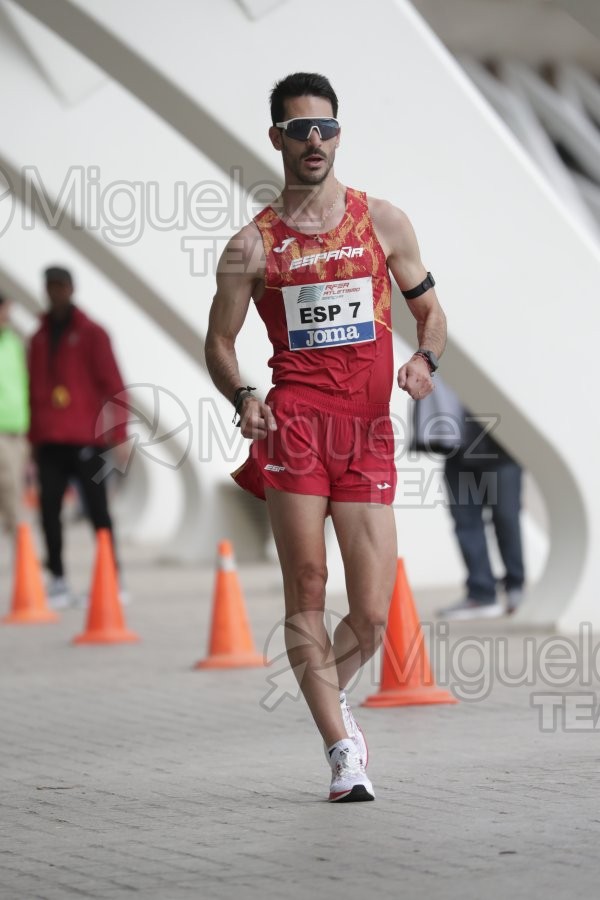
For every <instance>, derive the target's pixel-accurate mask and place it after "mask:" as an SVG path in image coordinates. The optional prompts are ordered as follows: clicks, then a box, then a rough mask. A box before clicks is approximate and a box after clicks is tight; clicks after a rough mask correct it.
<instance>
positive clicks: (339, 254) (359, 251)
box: [290, 247, 365, 270]
mask: <svg viewBox="0 0 600 900" xmlns="http://www.w3.org/2000/svg"><path fill="white" fill-rule="evenodd" d="M364 252H365V248H364V247H342V248H341V249H340V250H327V251H326V252H325V253H311V254H310V256H301V257H300V259H293V260H292V261H291V263H290V270H291V269H302V268H304V266H312V265H313V264H314V263H318V262H329V260H330V259H354V257H355V256H362V255H363V253H364Z"/></svg>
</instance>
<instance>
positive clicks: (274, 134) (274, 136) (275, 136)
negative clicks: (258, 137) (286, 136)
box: [269, 125, 283, 152]
mask: <svg viewBox="0 0 600 900" xmlns="http://www.w3.org/2000/svg"><path fill="white" fill-rule="evenodd" d="M269 137H270V138H271V143H272V144H273V146H274V147H275V149H276V150H279V151H280V152H281V150H283V139H282V135H281V128H276V127H275V126H274V125H271V127H270V128H269Z"/></svg>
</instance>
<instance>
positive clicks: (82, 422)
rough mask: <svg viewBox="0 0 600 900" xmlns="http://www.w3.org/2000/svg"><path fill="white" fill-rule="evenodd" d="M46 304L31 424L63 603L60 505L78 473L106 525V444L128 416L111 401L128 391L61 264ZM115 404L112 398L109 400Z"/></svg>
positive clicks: (94, 515) (35, 348) (32, 367)
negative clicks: (112, 415)
mask: <svg viewBox="0 0 600 900" xmlns="http://www.w3.org/2000/svg"><path fill="white" fill-rule="evenodd" d="M45 281H46V293H47V296H48V301H49V310H48V312H47V313H46V314H45V315H44V316H42V320H41V325H40V328H39V329H38V331H37V332H36V334H35V335H34V336H33V338H32V340H31V345H30V350H29V379H30V406H31V427H30V435H29V436H30V441H31V443H32V444H33V447H34V453H35V459H36V463H37V467H38V477H39V482H40V505H41V514H42V527H43V531H44V537H45V540H46V548H47V565H48V568H49V570H50V576H51V577H50V582H49V585H48V596H49V601H50V604H51V605H52V606H53V607H54V608H55V609H59V608H62V607H65V606H69V605H71V604H72V603H74V602H75V598H74V596H73V594H72V593H71V591H70V589H69V585H68V582H67V580H66V579H65V573H64V568H63V558H62V544H63V541H62V525H61V509H62V502H63V497H64V493H65V490H66V488H67V485H68V483H69V481H70V480H71V479H73V478H75V479H77V481H78V483H79V485H80V488H81V492H82V494H83V497H84V500H85V508H86V512H87V514H88V516H89V518H90V521H91V523H92V525H93V527H94V529H96V530H97V529H99V528H108V529H110V530H111V531H112V522H111V518H110V514H109V510H108V503H107V495H106V485H105V480H104V477H102V475H101V472H102V471H103V470H104V469H105V460H104V459H103V457H102V456H101V454H103V453H105V452H106V450H107V449H108V447H110V446H113V445H114V446H115V447H116V448H117V451H118V448H119V447H123V444H124V442H125V441H126V438H127V423H126V417H125V416H123V417H122V419H121V421H117V422H114V423H110V425H111V426H112V427H109V423H106V422H105V420H104V417H105V415H106V409H107V408H108V407H107V401H109V400H110V399H111V398H112V397H114V396H115V395H116V394H122V392H123V391H124V385H123V379H122V377H121V373H120V372H119V368H118V366H117V363H116V360H115V357H114V354H113V351H112V347H111V343H110V339H109V337H108V335H107V333H106V331H105V330H104V329H103V328H102V327H101V326H100V325H98V324H96V323H95V322H93V321H92V320H91V319H89V318H88V317H87V316H86V315H85V314H84V313H83V312H82V311H81V310H80V309H79V308H78V307H77V306H76V305H75V304H74V302H73V292H74V287H73V279H72V277H71V273H70V272H69V271H68V270H67V269H64V268H60V267H58V266H53V267H51V268H49V269H46V272H45ZM108 406H109V407H111V408H113V409H114V408H115V407H114V404H108Z"/></svg>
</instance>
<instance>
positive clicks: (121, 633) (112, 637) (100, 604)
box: [73, 528, 139, 644]
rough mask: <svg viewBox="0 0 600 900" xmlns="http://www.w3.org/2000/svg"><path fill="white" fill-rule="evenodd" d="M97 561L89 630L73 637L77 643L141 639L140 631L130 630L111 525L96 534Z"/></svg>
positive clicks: (93, 580) (107, 642) (120, 642)
mask: <svg viewBox="0 0 600 900" xmlns="http://www.w3.org/2000/svg"><path fill="white" fill-rule="evenodd" d="M96 548H97V549H96V563H95V566H94V577H93V579H92V590H91V597H90V608H89V611H88V618H87V624H86V629H85V631H84V632H83V634H80V635H78V637H76V638H73V643H74V644H125V643H133V642H134V641H139V637H138V636H137V634H134V633H133V631H127V628H126V627H125V619H124V616H123V610H122V609H121V601H120V600H119V588H118V585H117V572H116V568H115V560H114V556H113V549H112V538H111V534H110V531H109V530H108V528H100V529H99V531H98V534H97V544H96Z"/></svg>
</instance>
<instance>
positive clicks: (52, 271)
mask: <svg viewBox="0 0 600 900" xmlns="http://www.w3.org/2000/svg"><path fill="white" fill-rule="evenodd" d="M44 278H45V279H46V284H51V283H53V282H55V281H56V282H60V284H71V285H72V284H73V276H72V275H71V273H70V272H69V270H68V269H65V268H64V267H63V266H49V267H48V268H47V269H46V270H45V271H44Z"/></svg>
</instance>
